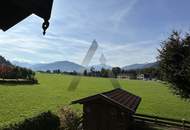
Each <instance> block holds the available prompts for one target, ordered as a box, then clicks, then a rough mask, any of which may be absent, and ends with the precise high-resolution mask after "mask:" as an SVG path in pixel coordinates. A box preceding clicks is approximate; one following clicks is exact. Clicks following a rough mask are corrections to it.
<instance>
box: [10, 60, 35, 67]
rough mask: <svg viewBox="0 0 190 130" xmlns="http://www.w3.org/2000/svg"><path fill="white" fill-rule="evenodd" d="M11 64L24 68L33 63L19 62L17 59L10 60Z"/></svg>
mask: <svg viewBox="0 0 190 130" xmlns="http://www.w3.org/2000/svg"><path fill="white" fill-rule="evenodd" d="M12 64H13V65H16V66H20V67H24V68H30V67H31V66H32V65H33V64H30V63H27V62H19V61H12Z"/></svg>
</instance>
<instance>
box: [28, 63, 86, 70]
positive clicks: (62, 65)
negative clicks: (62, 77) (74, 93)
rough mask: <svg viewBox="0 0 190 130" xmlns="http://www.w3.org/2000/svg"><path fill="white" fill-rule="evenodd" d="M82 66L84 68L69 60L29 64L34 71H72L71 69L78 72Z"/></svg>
mask: <svg viewBox="0 0 190 130" xmlns="http://www.w3.org/2000/svg"><path fill="white" fill-rule="evenodd" d="M83 68H84V67H83V66H81V65H78V64H76V63H73V62H69V61H57V62H53V63H47V64H36V65H33V66H31V69H32V70H35V71H47V70H51V71H53V70H58V69H59V70H61V71H62V72H73V71H76V72H80V70H81V69H83Z"/></svg>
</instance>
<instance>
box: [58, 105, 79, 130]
mask: <svg viewBox="0 0 190 130" xmlns="http://www.w3.org/2000/svg"><path fill="white" fill-rule="evenodd" d="M59 117H60V123H61V126H60V129H61V130H82V126H81V116H80V114H79V113H77V112H74V111H72V110H71V108H69V107H64V108H62V109H61V110H60V113H59Z"/></svg>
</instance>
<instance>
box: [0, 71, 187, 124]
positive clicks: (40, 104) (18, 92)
mask: <svg viewBox="0 0 190 130" xmlns="http://www.w3.org/2000/svg"><path fill="white" fill-rule="evenodd" d="M37 78H38V80H39V84H38V85H0V127H3V126H5V125H8V124H11V123H15V122H19V121H21V120H24V119H25V118H28V117H32V116H35V115H37V114H39V113H40V112H44V111H48V110H51V111H53V112H55V113H56V112H57V111H58V110H59V108H60V107H63V106H65V105H69V104H70V103H71V101H73V100H77V99H80V98H82V97H86V96H90V95H93V94H97V93H100V92H104V91H107V90H111V89H113V87H112V85H111V82H110V80H109V79H106V78H93V77H82V79H81V81H80V84H79V86H78V88H77V89H76V90H75V91H72V92H70V91H68V86H69V83H70V82H71V80H72V78H73V77H72V76H68V75H56V74H37ZM119 82H120V84H121V86H122V87H123V89H126V90H127V91H130V92H132V93H134V94H136V95H138V96H141V97H142V102H141V104H140V106H139V108H138V111H137V112H138V113H141V114H148V115H156V116H161V117H167V118H176V119H182V118H184V119H186V120H189V121H190V102H185V101H183V100H181V99H180V98H178V97H177V96H174V95H173V94H172V93H171V91H170V90H169V89H168V87H167V86H166V85H165V84H163V83H159V82H156V81H137V80H119ZM71 107H72V108H73V109H75V110H78V111H81V110H82V106H81V105H72V106H71Z"/></svg>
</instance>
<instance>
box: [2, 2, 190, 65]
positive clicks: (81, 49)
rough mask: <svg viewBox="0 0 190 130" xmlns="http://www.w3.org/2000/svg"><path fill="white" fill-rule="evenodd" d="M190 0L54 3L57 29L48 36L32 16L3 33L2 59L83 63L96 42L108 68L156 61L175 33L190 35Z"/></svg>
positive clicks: (52, 27) (96, 58) (53, 23)
mask: <svg viewBox="0 0 190 130" xmlns="http://www.w3.org/2000/svg"><path fill="white" fill-rule="evenodd" d="M189 5H190V1H189V0H96V1H95V0H54V6H53V11H52V18H51V21H50V22H51V25H50V28H49V29H48V31H47V35H46V36H45V37H44V36H43V35H42V29H41V24H42V22H43V20H42V19H40V18H39V17H37V16H35V15H32V16H30V17H29V18H27V19H26V20H24V21H22V22H21V23H19V24H18V25H16V26H15V27H13V28H11V29H10V30H8V31H7V32H2V31H0V46H1V47H0V55H3V56H5V57H6V58H7V59H9V60H11V61H13V60H17V61H22V62H29V63H39V62H41V63H46V62H52V61H60V60H69V61H73V62H76V63H79V64H80V63H81V62H82V59H83V57H84V56H85V54H86V52H87V50H88V48H89V46H90V44H91V42H92V41H93V40H94V39H96V40H97V42H98V43H99V48H98V51H97V52H96V55H95V56H94V58H93V60H92V62H91V64H99V58H100V56H101V54H102V53H104V55H105V57H106V58H107V64H109V65H112V66H124V65H129V64H134V63H146V62H154V61H155V60H156V56H157V55H158V53H157V48H159V47H160V43H161V41H163V40H165V39H166V38H167V37H168V36H169V34H170V33H171V31H172V30H173V29H175V30H180V31H190V15H189V14H188V11H189Z"/></svg>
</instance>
